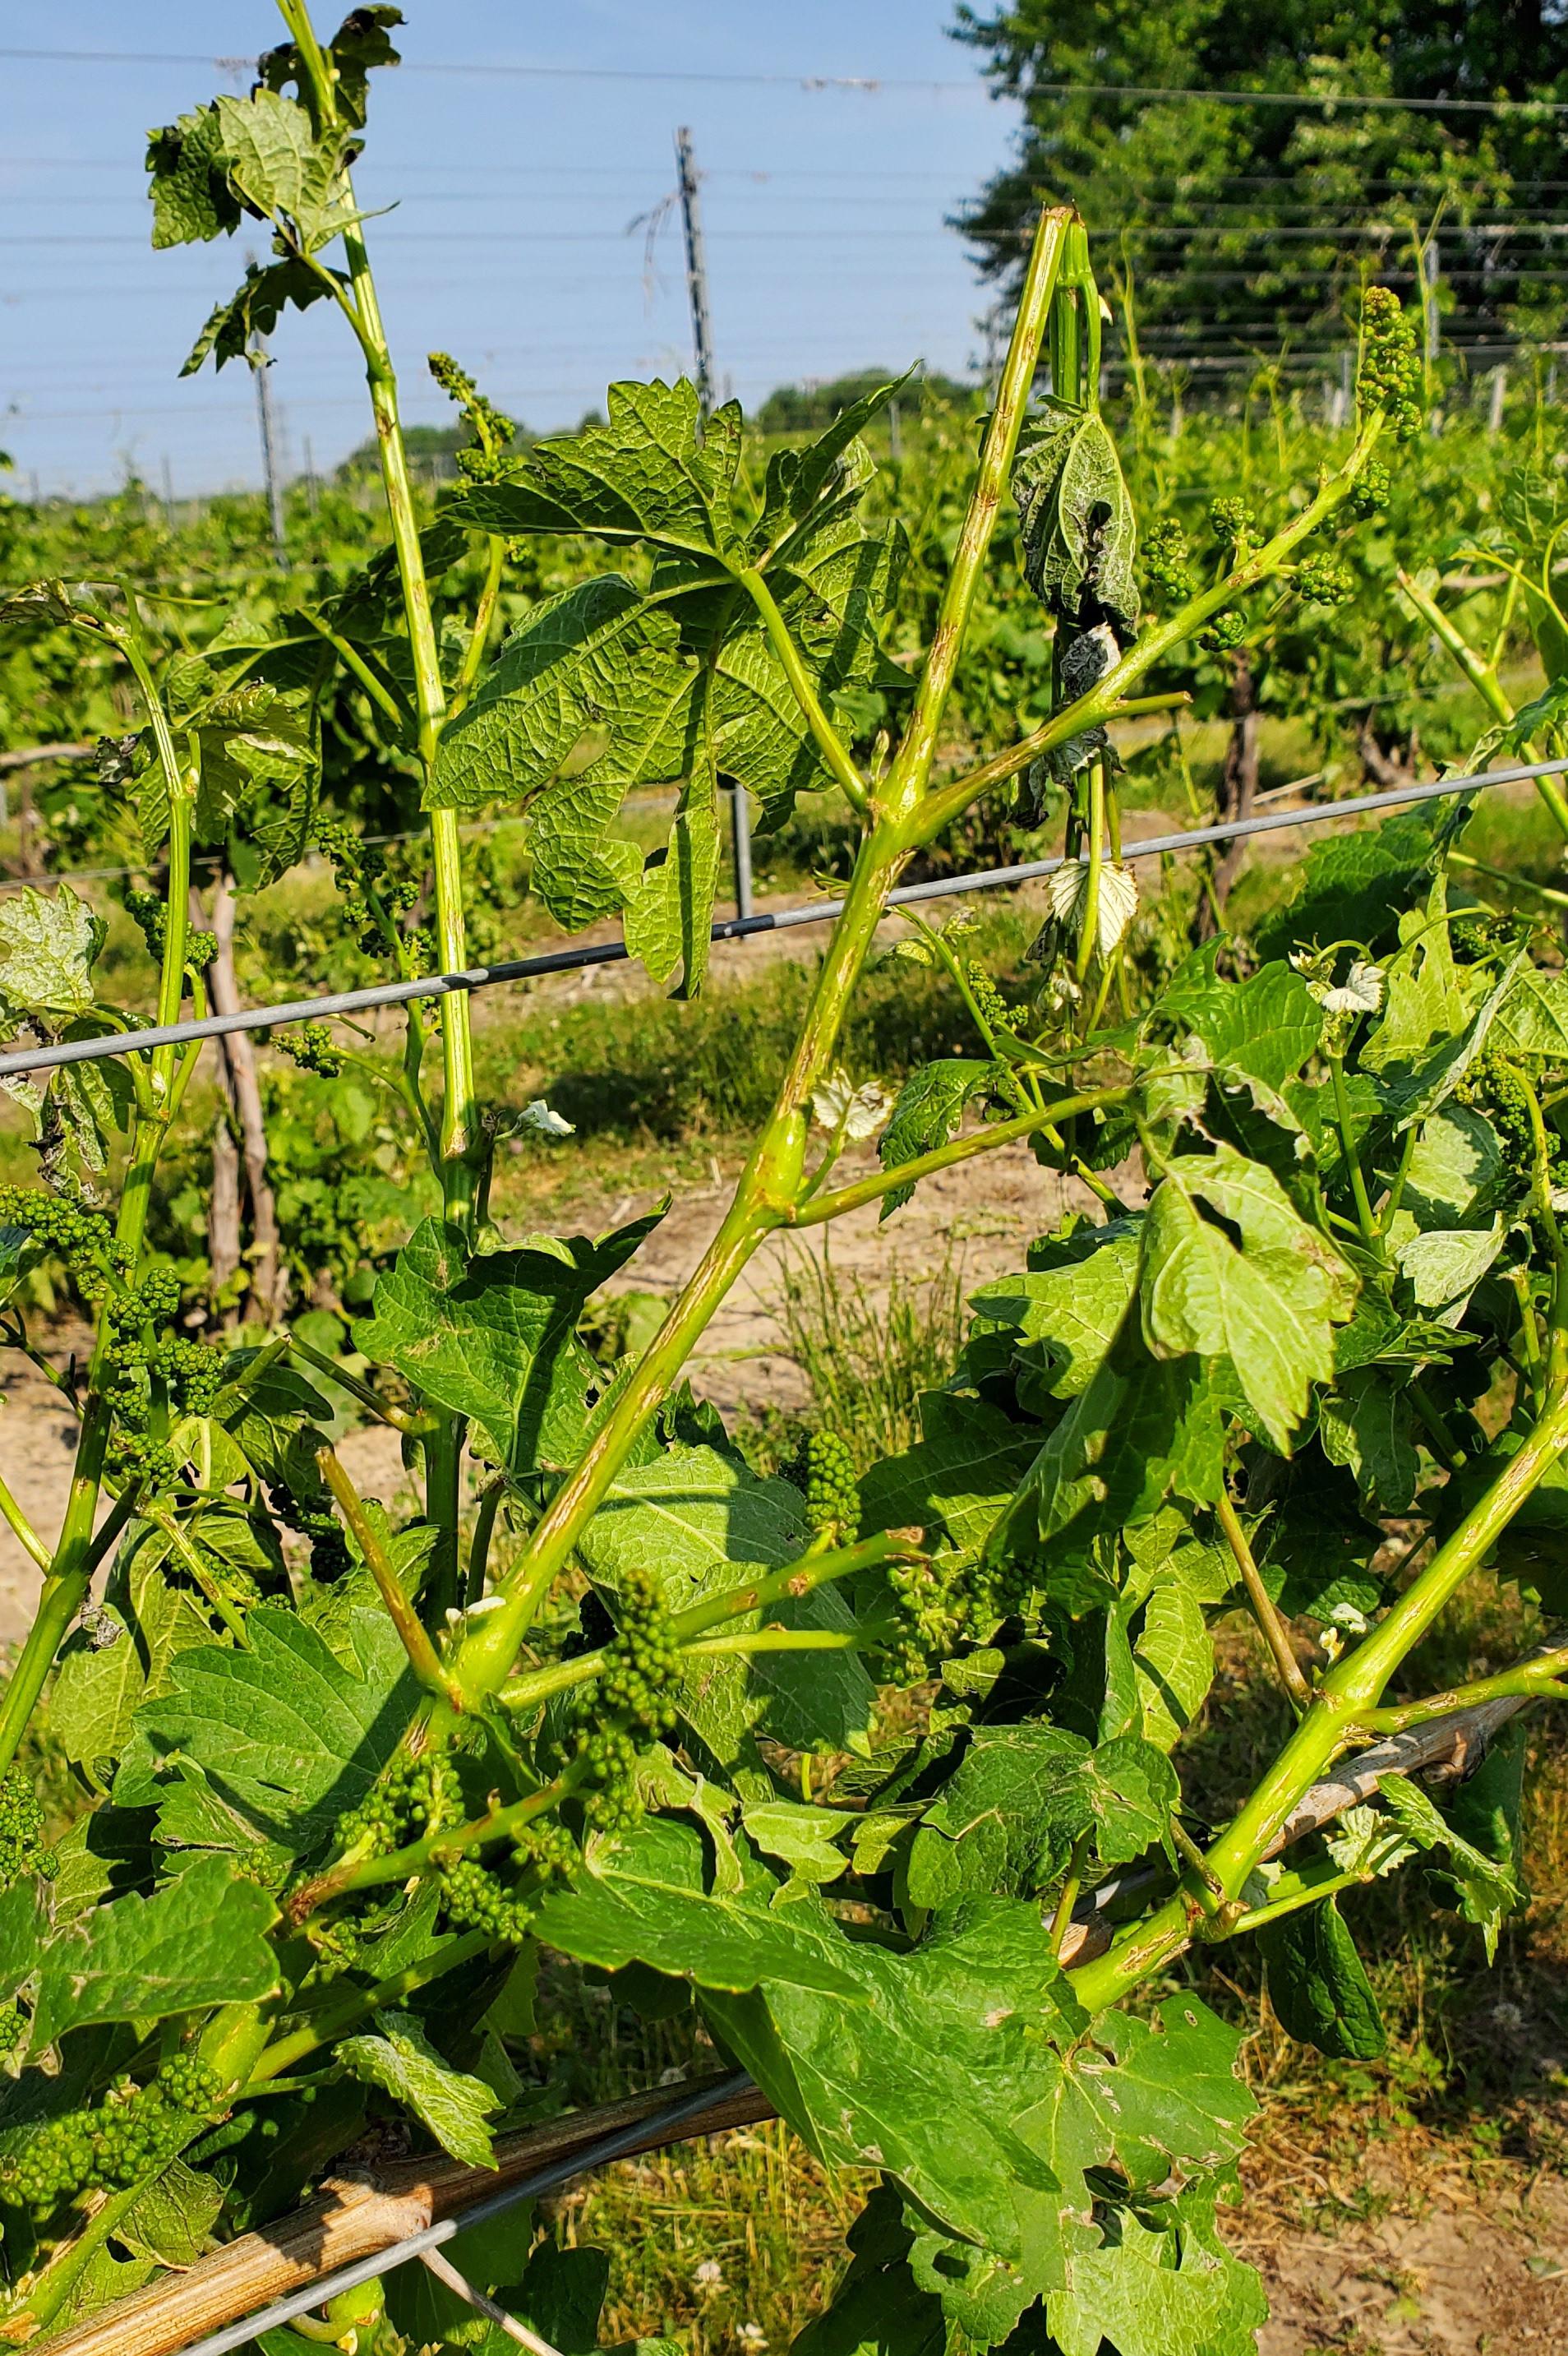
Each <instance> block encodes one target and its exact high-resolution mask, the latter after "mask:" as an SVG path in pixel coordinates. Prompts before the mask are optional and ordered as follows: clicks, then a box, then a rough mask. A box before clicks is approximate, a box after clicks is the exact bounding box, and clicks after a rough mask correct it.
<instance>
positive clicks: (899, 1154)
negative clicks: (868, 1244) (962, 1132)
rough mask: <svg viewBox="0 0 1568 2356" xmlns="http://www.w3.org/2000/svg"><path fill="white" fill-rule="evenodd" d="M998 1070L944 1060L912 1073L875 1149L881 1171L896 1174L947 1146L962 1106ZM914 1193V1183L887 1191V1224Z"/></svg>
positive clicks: (884, 1211) (967, 1061) (884, 1213)
mask: <svg viewBox="0 0 1568 2356" xmlns="http://www.w3.org/2000/svg"><path fill="white" fill-rule="evenodd" d="M996 1071H997V1066H995V1065H994V1064H982V1063H979V1062H976V1060H974V1059H973V1058H960V1057H957V1056H944V1058H943V1059H942V1061H941V1062H939V1063H935V1064H923V1065H922V1066H920V1068H919V1069H918V1071H913V1072H912V1073H911V1074H910V1076H909V1077H908V1079H907V1080H906V1081H905V1082H904V1084H903V1087H901V1089H900V1091H899V1096H898V1101H897V1103H896V1104H895V1105H894V1107H893V1109H892V1117H891V1119H890V1120H889V1122H888V1126H887V1128H886V1129H885V1130H883V1132H882V1137H881V1141H880V1144H879V1145H878V1147H877V1157H878V1159H879V1161H880V1162H881V1165H882V1167H883V1169H884V1170H896V1169H897V1168H898V1166H899V1164H900V1163H901V1162H912V1161H914V1160H915V1159H916V1157H917V1156H918V1155H920V1154H922V1153H930V1152H932V1151H934V1149H935V1148H936V1147H937V1146H939V1145H945V1144H946V1142H947V1141H948V1139H949V1138H950V1137H951V1136H952V1135H953V1133H954V1131H955V1130H956V1128H957V1126H958V1124H959V1121H960V1120H961V1119H963V1117H964V1108H965V1105H967V1104H968V1103H969V1102H970V1100H971V1099H972V1098H974V1097H976V1096H977V1095H978V1094H979V1093H980V1091H981V1089H982V1088H984V1087H986V1086H987V1083H988V1082H990V1081H991V1080H993V1079H994V1078H995V1076H996ZM913 1193H914V1182H913V1181H912V1182H911V1183H908V1184H906V1185H902V1186H892V1187H890V1188H889V1190H888V1192H887V1193H886V1194H884V1195H883V1197H882V1208H881V1216H882V1217H883V1218H884V1219H886V1218H888V1217H890V1216H891V1214H892V1213H893V1212H894V1211H897V1210H900V1209H901V1207H902V1206H903V1205H904V1204H905V1203H907V1202H908V1201H909V1200H910V1198H911V1196H912V1194H913Z"/></svg>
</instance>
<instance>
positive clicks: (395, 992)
mask: <svg viewBox="0 0 1568 2356" xmlns="http://www.w3.org/2000/svg"><path fill="white" fill-rule="evenodd" d="M1564 772H1568V759H1564V760H1558V761H1531V762H1528V763H1525V764H1523V765H1522V766H1519V767H1517V768H1509V769H1483V770H1480V771H1478V772H1477V774H1476V775H1475V776H1466V777H1439V778H1437V779H1436V780H1435V782H1433V783H1432V784H1430V785H1423V786H1395V787H1390V789H1389V790H1388V791H1387V792H1385V793H1379V794H1360V795H1357V796H1356V797H1354V798H1352V799H1350V800H1349V801H1342V802H1309V803H1307V806H1306V807H1305V808H1304V809H1294V810H1267V811H1264V812H1261V813H1259V814H1258V815H1256V816H1254V817H1252V818H1244V819H1232V820H1231V821H1230V822H1229V823H1227V824H1225V825H1222V826H1195V827H1189V828H1187V829H1186V830H1184V831H1183V832H1181V833H1179V834H1156V835H1149V836H1147V837H1146V838H1145V839H1144V840H1143V841H1140V842H1129V843H1127V844H1125V846H1124V848H1123V851H1122V857H1123V858H1124V860H1128V859H1155V858H1159V857H1163V856H1166V855H1168V853H1170V852H1172V851H1198V850H1201V849H1203V848H1204V847H1205V846H1206V845H1207V844H1210V843H1215V842H1233V841H1238V840H1239V839H1240V838H1242V837H1243V836H1246V835H1253V834H1269V833H1272V832H1274V831H1275V830H1277V829H1279V828H1281V827H1292V826H1314V825H1317V823H1318V822H1319V821H1320V820H1321V819H1330V818H1356V817H1360V816H1361V815H1362V814H1364V813H1365V812H1366V811H1368V810H1381V809H1400V808H1403V807H1404V806H1406V805H1408V804H1410V803H1412V802H1425V801H1433V800H1435V799H1436V798H1438V797H1439V796H1442V795H1445V794H1461V793H1476V792H1479V791H1480V789H1481V788H1482V787H1488V786H1515V785H1520V784H1522V783H1524V782H1525V781H1526V780H1527V779H1530V778H1531V777H1551V776H1561V775H1562V774H1563V773H1564ZM1076 856H1077V858H1078V861H1079V862H1080V863H1083V862H1086V860H1087V858H1088V852H1087V851H1082V852H1079V853H1077V854H1076ZM1069 864H1070V862H1069V860H1068V859H1067V858H1066V857H1065V856H1061V855H1059V856H1058V857H1056V858H1054V859H1034V860H1029V861H1026V862H1024V863H1023V864H1022V865H1021V866H1018V867H985V868H979V869H976V871H975V872H974V873H969V874H965V875H942V876H938V877H936V878H935V879H934V880H933V882H931V883H902V884H900V885H899V886H898V888H897V889H896V890H894V891H892V892H890V893H889V894H888V897H887V903H886V905H887V908H888V909H890V910H891V909H897V908H904V907H909V906H911V905H913V904H914V903H916V902H919V901H923V900H943V899H947V898H949V897H950V896H952V895H954V894H961V893H966V892H994V891H997V890H998V889H1000V888H1001V887H1002V886H1003V885H1005V884H1008V883H1036V882H1038V881H1039V880H1040V877H1041V876H1045V875H1054V874H1055V873H1056V871H1057V869H1058V868H1059V867H1065V866H1067V865H1069ZM45 880H47V879H45ZM844 906H845V903H844V902H843V900H841V899H838V900H808V901H803V902H802V903H801V904H800V905H798V906H795V907H793V908H775V909H773V911H771V912H770V913H768V914H766V915H763V916H728V917H723V918H721V919H720V922H719V923H718V924H716V925H713V926H710V927H709V938H710V939H712V940H715V941H738V940H750V939H751V938H752V936H753V935H754V934H757V933H776V932H783V931H784V930H785V929H786V928H788V927H789V926H794V925H826V924H830V923H831V922H832V920H833V919H834V917H836V916H840V915H841V914H842V913H843V909H844ZM628 956H629V952H628V950H627V948H626V947H625V944H624V942H622V941H601V942H596V943H586V944H584V945H583V947H581V948H574V949H550V950H548V951H546V952H545V954H544V955H543V956H540V957H531V958H510V959H508V960H507V961H506V962H504V963H502V964H499V965H481V966H473V967H471V968H470V969H468V970H467V972H465V973H437V974H427V975H425V976H424V977H422V978H421V980H415V981H383V982H374V983H371V984H370V985H369V986H368V987H367V988H366V989H364V990H339V991H329V992H327V993H326V994H325V996H323V997H320V998H296V999H291V1000H289V1001H287V1002H286V1003H284V1004H283V1005H281V1006H251V1007H243V1008H241V1009H240V1011H239V1012H235V1013H232V1014H206V1015H202V1016H200V1017H199V1018H197V1019H194V1020H192V1021H190V1022H188V1023H150V1024H149V1025H148V1026H147V1027H146V1028H145V1029H144V1030H139V1031H127V1032H115V1033H112V1034H110V1035H108V1036H106V1037H103V1038H99V1039H67V1040H64V1041H62V1042H61V1043H60V1044H59V1045H56V1046H52V1047H31V1048H28V1047H23V1048H16V1049H14V1050H13V1051H12V1053H11V1054H10V1055H0V1080H5V1079H12V1078H15V1077H16V1075H17V1074H19V1073H23V1072H47V1071H51V1070H53V1069H54V1068H55V1067H56V1066H59V1065H61V1064H86V1063H95V1062H97V1061H98V1060H99V1059H100V1058H101V1057H103V1056H105V1055H137V1054H140V1053H141V1052H142V1051H143V1050H144V1049H146V1048H150V1047H177V1046H184V1045H185V1044H187V1042H188V1041H191V1040H195V1039H221V1038H223V1037H224V1036H226V1035H227V1034H228V1033H229V1032H233V1031H269V1030H271V1029H272V1027H273V1026H274V1025H275V1024H278V1023H306V1022H312V1021H315V1022H320V1021H321V1020H323V1018H325V1017H326V1016H329V1015H337V1014H359V1013H365V1012H369V1011H371V1010H372V1009H374V1008H376V1007H380V1006H406V1005H408V1004H409V1003H410V1002H411V1001H412V1000H415V999H420V998H446V997H449V996H451V995H452V993H453V991H460V990H468V991H473V990H490V989H493V988H494V987H495V985H496V983H497V982H503V981H528V980H533V979H534V977H535V976H537V975H539V974H546V973H570V972H572V971H574V970H576V969H578V968H580V967H582V966H591V965H618V964H623V963H624V962H625V961H626V959H627V958H628Z"/></svg>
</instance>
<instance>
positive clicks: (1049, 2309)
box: [1046, 2199, 1268, 2356]
mask: <svg viewBox="0 0 1568 2356" xmlns="http://www.w3.org/2000/svg"><path fill="white" fill-rule="evenodd" d="M1172 2205H1173V2208H1174V2210H1175V2214H1174V2215H1173V2216H1172V2218H1171V2219H1170V2220H1169V2222H1166V2223H1165V2224H1164V2229H1163V2230H1151V2228H1150V2227H1149V2226H1148V2225H1147V2224H1146V2223H1145V2222H1144V2221H1143V2219H1142V2218H1141V2217H1139V2216H1137V2215H1136V2213H1135V2212H1134V2211H1132V2210H1130V2209H1124V2210H1118V2211H1115V2229H1114V2236H1113V2234H1109V2233H1108V2234H1107V2236H1106V2238H1105V2240H1104V2243H1103V2244H1101V2246H1100V2247H1099V2248H1098V2249H1093V2250H1086V2251H1083V2252H1082V2253H1081V2254H1078V2255H1077V2256H1076V2257H1075V2258H1074V2259H1073V2262H1072V2279H1071V2283H1070V2285H1069V2286H1068V2287H1067V2288H1065V2289H1063V2290H1061V2291H1058V2292H1055V2293H1053V2294H1051V2296H1050V2297H1048V2298H1047V2300H1046V2313H1047V2315H1048V2317H1049V2318H1050V2322H1051V2334H1052V2337H1053V2339H1054V2340H1055V2342H1056V2345H1057V2348H1058V2350H1059V2351H1060V2356H1099V2351H1100V2349H1101V2347H1102V2345H1103V2344H1104V2341H1105V2340H1110V2342H1111V2344H1112V2345H1113V2346H1114V2347H1115V2349H1116V2350H1117V2351H1118V2356H1255V2350H1256V2347H1257V2333H1258V2329H1259V2327H1260V2326H1261V2325H1262V2324H1263V2323H1264V2322H1265V2321H1266V2319H1267V2317H1268V2302H1267V2300H1266V2299H1265V2298H1264V2292H1263V2286H1262V2284H1261V2283H1260V2282H1259V2280H1258V2277H1257V2275H1256V2274H1255V2273H1254V2271H1253V2268H1252V2267H1251V2266H1249V2265H1245V2264H1244V2263H1243V2261H1242V2260H1241V2259H1240V2258H1236V2257H1233V2256H1232V2254H1231V2252H1230V2251H1229V2250H1228V2249H1227V2248H1226V2246H1225V2244H1224V2243H1223V2241H1222V2240H1221V2237H1220V2234H1219V2233H1218V2231H1217V2230H1216V2228H1215V2225H1214V2222H1213V2214H1212V2204H1211V2203H1200V2202H1199V2201H1196V2200H1193V2199H1189V2200H1188V2201H1185V2202H1183V2203H1181V2204H1172Z"/></svg>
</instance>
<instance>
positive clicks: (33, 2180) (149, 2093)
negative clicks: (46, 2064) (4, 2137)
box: [0, 2054, 223, 2214]
mask: <svg viewBox="0 0 1568 2356" xmlns="http://www.w3.org/2000/svg"><path fill="white" fill-rule="evenodd" d="M222 2103H223V2082H222V2080H221V2079H220V2078H219V2074H218V2072H217V2071H216V2070H213V2069H211V2068H210V2067H209V2066H208V2064H207V2063H206V2062H204V2061H197V2058H196V2056H195V2055H194V2054H176V2055H174V2056H173V2057H172V2058H171V2059H170V2060H169V2061H166V2062H165V2064H164V2066H163V2068H162V2069H161V2070H160V2072H158V2075H157V2076H156V2078H155V2079H154V2080H153V2082H152V2083H151V2084H150V2085H146V2086H138V2085H136V2084H134V2083H132V2082H131V2081H129V2080H126V2081H123V2083H121V2084H120V2085H118V2086H116V2087H114V2088H113V2089H112V2091H111V2092H110V2093H109V2094H106V2095H105V2096H104V2098H103V2100H102V2102H101V2103H100V2104H98V2105H97V2106H96V2107H95V2108H93V2109H91V2110H76V2111H66V2112H63V2113H62V2114H61V2115H59V2117H58V2118H53V2119H48V2120H46V2121H44V2122H43V2124H42V2125H41V2126H38V2127H37V2128H36V2129H35V2130H34V2132H33V2133H32V2134H31V2135H30V2136H28V2138H27V2142H26V2143H25V2144H24V2145H23V2146H22V2147H21V2149H20V2150H19V2151H16V2152H12V2153H8V2154H7V2155H6V2156H5V2158H4V2159H3V2160H0V2197H3V2198H4V2199H5V2200H6V2201H10V2202H12V2203H13V2204H14V2205H15V2206H16V2207H18V2208H23V2209H31V2210H34V2211H37V2212H38V2213H40V2214H47V2212H48V2211H49V2210H51V2209H53V2208H54V2207H55V2206H56V2204H57V2203H58V2202H59V2201H63V2200H65V2199H66V2198H67V2197H68V2196H69V2194H72V2193H76V2192H81V2191H85V2190H107V2189H109V2188H111V2187H113V2186H117V2185H128V2184H139V2183H141V2182H142V2181H143V2180H144V2179H145V2178H147V2177H149V2176H153V2175H155V2174H156V2173H157V2172H158V2171H159V2170H160V2169H165V2168H166V2167H167V2166H168V2164H169V2162H170V2161H171V2160H172V2159H173V2158H175V2157H176V2154H177V2153H178V2152H179V2151H181V2150H182V2149H183V2147H185V2145H186V2144H187V2143H188V2142H189V2141H190V2139H191V2136H192V2135H193V2134H194V2133H195V2131H196V2129H197V2126H198V2125H199V2124H200V2122H202V2121H203V2120H205V2119H210V2118H211V2117H212V2116H213V2115H215V2114H216V2113H217V2112H218V2111H219V2110H220V2109H221V2107H222Z"/></svg>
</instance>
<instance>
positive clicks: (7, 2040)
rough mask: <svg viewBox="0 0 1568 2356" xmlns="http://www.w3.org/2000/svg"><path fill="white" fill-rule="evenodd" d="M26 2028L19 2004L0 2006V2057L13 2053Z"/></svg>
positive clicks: (25, 2021)
mask: <svg viewBox="0 0 1568 2356" xmlns="http://www.w3.org/2000/svg"><path fill="white" fill-rule="evenodd" d="M26 2028H27V2020H26V2019H25V2017H24V2015H23V2012H22V2008H21V2006H20V2005H19V2004H0V2056H4V2055H5V2054H7V2053H15V2051H16V2048H17V2046H18V2045H20V2043H21V2041H22V2032H23V2030H24V2029H26Z"/></svg>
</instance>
